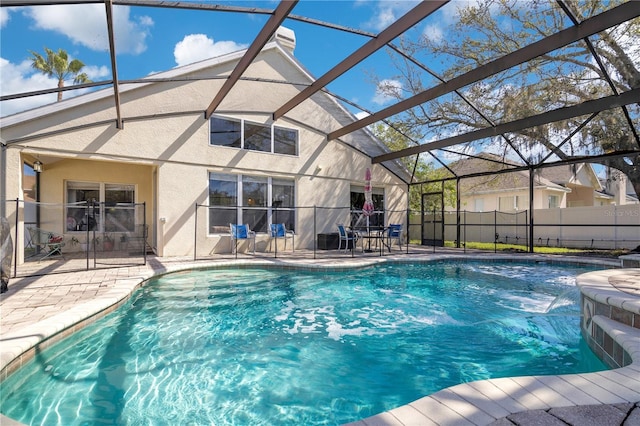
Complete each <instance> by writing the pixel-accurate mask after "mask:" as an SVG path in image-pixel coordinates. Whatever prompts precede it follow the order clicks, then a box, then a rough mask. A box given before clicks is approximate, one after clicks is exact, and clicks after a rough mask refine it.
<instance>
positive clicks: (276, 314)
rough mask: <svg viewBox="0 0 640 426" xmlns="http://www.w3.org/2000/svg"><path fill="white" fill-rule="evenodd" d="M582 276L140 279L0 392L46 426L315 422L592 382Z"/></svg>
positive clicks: (18, 411) (419, 273) (200, 275)
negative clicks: (542, 380)
mask: <svg viewBox="0 0 640 426" xmlns="http://www.w3.org/2000/svg"><path fill="white" fill-rule="evenodd" d="M587 271H588V269H586V268H579V267H566V266H565V267H558V266H552V265H546V266H538V265H533V264H517V263H505V264H501V263H495V264H494V263H491V264H482V263H476V262H439V263H434V264H424V265H420V264H416V265H406V264H403V265H398V264H386V265H379V266H376V267H371V268H366V269H358V270H354V271H352V272H344V271H342V272H310V271H292V270H278V269H264V268H256V269H251V268H248V269H237V270H231V269H220V270H207V271H192V272H189V273H178V274H170V275H166V276H163V277H159V278H157V279H154V280H152V281H151V282H149V283H148V284H147V285H146V286H144V287H143V288H142V289H140V290H139V291H138V292H136V293H135V294H134V295H133V296H132V298H131V299H130V300H129V301H128V302H127V303H126V304H125V305H124V306H123V307H122V308H121V309H118V310H117V311H116V312H114V313H112V314H110V315H108V316H106V317H104V318H103V319H101V320H99V321H97V322H95V323H94V324H92V325H90V326H88V327H86V328H85V329H83V330H81V331H79V332H77V333H75V334H74V335H72V336H71V337H70V338H69V339H66V340H65V341H62V342H60V343H58V344H56V345H54V346H53V347H52V348H50V349H48V350H46V351H43V352H41V353H39V354H38V355H37V356H36V357H35V358H34V360H33V361H32V362H30V363H29V365H27V366H25V367H24V368H22V369H20V370H19V371H18V372H17V373H15V374H13V375H12V376H10V377H9V378H8V379H7V380H6V381H5V382H3V392H2V395H1V397H0V398H1V399H2V412H3V414H5V415H7V416H9V417H12V418H14V419H16V420H19V421H21V422H23V423H26V424H48V425H49V424H51V425H93V424H95V425H98V424H128V425H133V424H135V425H163V424H183V425H189V424H192V425H205V424H207V425H208V424H216V425H261V424H264V425H298V424H306V425H321V424H341V423H346V422H349V421H354V420H357V419H360V418H364V417H367V416H370V415H373V414H376V413H379V412H382V411H385V410H389V409H391V408H393V407H397V406H399V405H402V404H406V403H408V402H411V401H413V400H415V399H418V398H420V397H421V396H424V395H427V394H430V393H433V392H436V391H438V390H440V389H443V388H445V387H448V386H452V385H455V384H458V383H462V382H468V381H473V380H480V379H488V378H494V377H505V376H516V375H533V374H561V373H578V372H588V371H596V370H603V369H605V366H604V365H603V364H602V363H601V362H600V361H599V360H597V358H596V357H595V356H594V355H593V354H592V353H591V352H590V350H589V349H588V348H587V346H586V344H584V342H583V341H582V339H581V337H580V329H579V320H580V316H579V315H580V312H579V292H578V291H577V289H576V288H575V276H576V275H578V274H580V273H583V272H587Z"/></svg>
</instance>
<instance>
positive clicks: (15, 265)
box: [0, 198, 24, 278]
mask: <svg viewBox="0 0 640 426" xmlns="http://www.w3.org/2000/svg"><path fill="white" fill-rule="evenodd" d="M19 208H20V198H16V210H15V211H16V213H15V214H16V228H15V229H16V238H15V239H14V240H13V242H14V246H13V278H15V277H17V276H18V223H19V221H18V217H19V215H18V212H19V211H20V210H19ZM0 244H2V241H0ZM22 247H23V249H22V250H24V242H23V243H22ZM22 257H23V259H22V261H23V262H24V256H22ZM0 260H1V259H0Z"/></svg>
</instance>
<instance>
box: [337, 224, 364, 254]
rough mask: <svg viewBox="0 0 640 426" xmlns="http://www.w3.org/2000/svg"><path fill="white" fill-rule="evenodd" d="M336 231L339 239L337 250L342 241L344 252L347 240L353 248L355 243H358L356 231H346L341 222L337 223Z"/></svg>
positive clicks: (340, 246)
mask: <svg viewBox="0 0 640 426" xmlns="http://www.w3.org/2000/svg"><path fill="white" fill-rule="evenodd" d="M338 233H339V234H340V235H339V237H340V238H339V240H338V250H341V249H342V242H343V241H344V251H345V252H346V251H347V249H348V248H349V242H351V246H352V247H353V248H355V247H356V244H357V243H358V237H359V236H358V233H357V232H353V231H347V229H346V228H345V227H344V225H343V224H341V223H339V224H338Z"/></svg>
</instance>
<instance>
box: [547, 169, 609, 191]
mask: <svg viewBox="0 0 640 426" xmlns="http://www.w3.org/2000/svg"><path fill="white" fill-rule="evenodd" d="M540 173H541V175H542V176H543V177H544V178H546V179H548V180H550V181H551V182H554V183H557V184H559V185H569V184H575V185H581V186H589V187H592V188H593V189H594V190H596V191H602V189H603V188H602V185H601V184H600V180H599V179H598V175H597V174H596V172H595V170H594V169H593V166H592V165H591V164H589V163H579V164H564V165H562V166H556V167H547V168H544V169H541V171H540Z"/></svg>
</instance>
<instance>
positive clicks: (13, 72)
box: [0, 0, 469, 116]
mask: <svg viewBox="0 0 640 426" xmlns="http://www.w3.org/2000/svg"><path fill="white" fill-rule="evenodd" d="M209 3H211V2H209ZM215 3H216V4H225V5H233V6H241V7H255V8H260V9H273V8H275V7H276V6H277V4H278V3H277V2H275V1H249V0H247V1H235V2H215ZM416 4H417V1H386V0H385V1H372V0H359V1H311V0H302V1H300V2H299V3H298V4H297V5H296V7H295V9H294V10H293V12H292V14H294V15H302V16H306V17H309V18H314V19H318V20H321V21H327V22H331V23H334V24H339V25H343V26H347V27H350V28H356V29H359V30H363V31H367V32H370V33H378V32H380V31H381V30H383V29H384V28H386V27H387V26H388V25H390V24H391V23H393V22H394V21H395V20H396V19H397V18H399V17H400V16H402V15H403V14H404V13H406V12H407V11H409V10H410V9H411V8H413V7H414V6H415V5H416ZM465 4H469V3H468V2H466V1H461V0H458V1H454V2H451V3H450V4H448V5H446V6H445V7H444V8H442V9H441V10H439V11H438V12H436V13H435V14H434V15H433V16H431V17H429V18H428V19H427V20H425V21H423V22H422V23H420V24H419V25H417V26H416V27H415V28H414V29H412V30H411V32H410V33H411V36H412V37H417V36H420V35H421V34H429V35H430V36H432V37H440V36H441V35H442V32H443V31H444V27H445V25H446V24H447V23H448V22H450V21H451V19H452V17H453V16H454V15H455V10H456V9H457V8H458V7H460V6H464V5H465ZM114 15H115V28H116V30H115V32H116V47H117V51H118V57H117V63H118V73H119V78H120V79H133V78H141V77H144V76H146V75H148V74H151V73H154V72H159V71H165V70H168V69H171V68H174V67H176V66H179V65H185V64H187V63H191V62H195V61H198V60H202V59H205V58H208V57H213V56H218V55H220V54H224V53H228V52H231V51H236V50H239V49H244V48H246V47H248V46H249V45H250V43H251V42H252V40H253V38H254V37H255V35H256V34H257V33H258V32H259V31H260V29H261V28H262V26H263V25H264V23H265V22H266V20H267V19H268V15H258V14H244V13H231V12H211V11H187V10H177V9H168V8H150V7H129V6H114ZM284 26H286V27H288V28H291V29H293V30H294V31H295V33H296V39H297V46H296V50H295V53H294V54H295V56H296V57H297V58H298V59H299V60H300V61H301V62H302V64H303V65H304V66H305V67H306V68H307V69H308V70H309V71H310V72H311V73H312V74H313V75H314V76H315V77H319V76H321V75H322V74H323V73H325V72H326V71H328V70H329V69H331V68H332V67H333V66H334V65H336V64H337V63H339V62H340V61H341V60H342V59H344V58H345V57H346V56H348V55H349V54H350V53H351V52H352V51H353V50H355V49H357V48H358V47H359V46H361V45H363V44H364V43H366V42H367V41H368V38H366V37H363V36H359V35H353V34H348V33H344V32H339V31H336V30H331V29H325V28H322V27H318V26H315V25H311V24H308V23H301V22H298V21H292V20H287V21H285V23H284ZM45 46H46V47H48V48H50V49H53V50H58V49H64V50H66V51H67V52H68V53H69V54H70V56H71V57H72V58H77V59H80V60H81V61H83V62H84V63H85V65H86V66H85V69H84V71H85V72H86V73H87V74H88V75H89V78H90V79H91V80H93V81H101V80H109V79H111V64H110V58H109V53H108V40H107V37H106V18H105V7H104V5H103V4H89V5H56V6H38V7H20V8H7V7H2V8H0V92H1V94H2V95H8V94H12V93H18V92H27V91H32V90H42V89H48V88H53V87H56V82H55V81H54V80H53V79H50V78H47V77H46V76H44V75H42V74H41V73H39V72H36V71H35V70H33V69H32V68H31V66H30V64H31V60H30V57H31V54H30V53H29V51H36V52H38V53H40V54H44V47H45ZM373 74H375V75H377V76H379V77H380V78H382V79H389V80H391V81H393V77H394V75H395V74H396V71H395V70H394V69H393V67H392V66H391V64H390V61H389V58H388V56H387V54H386V53H383V52H379V53H378V54H376V55H374V56H373V57H371V58H369V59H367V60H366V61H364V62H363V63H362V64H361V65H359V66H358V67H357V68H356V69H354V70H352V71H350V72H349V73H348V74H345V76H343V77H342V78H340V79H338V80H337V81H336V82H334V83H333V84H332V85H330V86H329V89H330V90H332V91H334V92H335V93H337V94H339V95H341V96H344V97H345V98H347V99H349V100H351V101H354V102H356V103H358V104H361V105H362V106H364V107H365V108H368V109H370V110H374V111H375V110H379V109H381V108H382V107H384V106H385V104H386V103H388V101H389V100H388V99H385V98H382V97H380V96H379V94H377V93H376V87H375V84H373V81H372V78H371V75H373ZM68 85H71V82H68ZM64 96H65V98H67V97H69V96H72V95H71V94H65V95H64ZM54 101H55V94H54V95H44V96H37V97H30V98H25V99H20V100H12V101H5V102H2V103H1V104H0V116H6V115H10V114H13V113H16V112H19V111H22V110H26V109H30V108H33V107H36V106H39V105H43V104H48V103H51V102H54ZM353 112H356V111H355V110H353Z"/></svg>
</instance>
